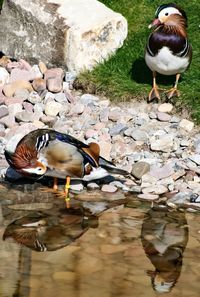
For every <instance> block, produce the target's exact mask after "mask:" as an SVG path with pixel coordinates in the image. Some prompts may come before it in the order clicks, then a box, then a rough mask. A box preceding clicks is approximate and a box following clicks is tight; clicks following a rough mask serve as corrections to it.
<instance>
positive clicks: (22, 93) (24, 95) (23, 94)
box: [14, 89, 29, 100]
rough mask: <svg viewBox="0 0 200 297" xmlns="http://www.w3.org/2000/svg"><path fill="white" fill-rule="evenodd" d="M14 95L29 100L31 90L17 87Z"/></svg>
mask: <svg viewBox="0 0 200 297" xmlns="http://www.w3.org/2000/svg"><path fill="white" fill-rule="evenodd" d="M14 97H16V98H21V99H23V100H27V99H28V97H29V91H28V90H27V89H17V90H16V91H15V93H14Z"/></svg>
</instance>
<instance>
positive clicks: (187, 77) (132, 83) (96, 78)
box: [78, 0, 200, 123]
mask: <svg viewBox="0 0 200 297" xmlns="http://www.w3.org/2000/svg"><path fill="white" fill-rule="evenodd" d="M101 2H102V3H104V4H105V5H107V6H108V7H110V8H111V9H113V10H114V11H117V12H120V13H121V14H122V15H123V16H125V17H126V19H127V20H128V26H129V33H128V37H127V39H126V41H125V43H124V45H123V47H122V48H121V49H119V50H118V51H117V53H116V54H115V55H113V56H112V57H111V58H110V59H109V60H108V61H106V62H105V63H103V64H100V65H98V66H97V67H96V68H95V69H94V70H93V71H92V72H85V73H83V74H81V75H80V77H79V79H78V84H80V85H82V86H84V85H85V86H88V84H89V85H91V84H92V86H94V85H95V90H96V93H103V94H105V95H108V96H109V97H110V98H111V99H113V100H118V101H124V100H131V99H135V98H136V99H143V98H147V95H148V92H149V91H150V89H151V81H152V77H151V72H150V71H149V69H148V68H147V66H146V65H145V61H144V48H145V44H146V39H147V37H148V35H149V33H150V31H149V29H148V25H149V23H150V22H151V20H152V19H153V17H154V13H155V10H156V8H157V6H158V5H160V4H163V3H167V2H170V1H166V2H165V1H164V2H163V1H157V0H155V1H153V0H142V1H141V0H120V1H119V0H101ZM176 3H177V4H179V5H180V6H181V7H182V8H183V9H184V10H185V11H186V13H187V16H188V21H189V26H188V34H189V39H190V42H191V43H192V47H193V60H192V64H191V66H190V68H189V70H188V71H187V72H185V73H184V75H183V76H182V79H181V80H180V83H179V90H180V91H181V97H179V98H178V100H177V99H173V101H175V100H177V101H176V105H177V106H181V107H182V106H184V105H186V106H187V108H188V109H189V110H191V112H192V116H193V118H194V119H195V120H196V121H197V122H198V123H200V80H199V78H200V27H199V25H200V22H199V11H200V4H199V3H200V2H199V0H190V1H176ZM173 82H174V77H167V76H159V78H158V83H159V84H160V85H161V87H165V88H168V89H169V88H170V87H171V85H172V84H173ZM86 89H87V88H86Z"/></svg>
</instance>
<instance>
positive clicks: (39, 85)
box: [32, 78, 46, 92]
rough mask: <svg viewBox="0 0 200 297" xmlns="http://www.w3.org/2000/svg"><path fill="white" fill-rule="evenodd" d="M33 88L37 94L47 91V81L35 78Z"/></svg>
mask: <svg viewBox="0 0 200 297" xmlns="http://www.w3.org/2000/svg"><path fill="white" fill-rule="evenodd" d="M32 86H33V89H34V90H35V91H36V92H42V91H44V90H46V80H44V79H43V78H35V79H34V80H33V82H32Z"/></svg>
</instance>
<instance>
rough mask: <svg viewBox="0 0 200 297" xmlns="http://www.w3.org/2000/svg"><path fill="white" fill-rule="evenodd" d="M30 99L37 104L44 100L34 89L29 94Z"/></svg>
mask: <svg viewBox="0 0 200 297" xmlns="http://www.w3.org/2000/svg"><path fill="white" fill-rule="evenodd" d="M28 101H29V102H31V103H32V104H36V103H40V102H42V98H41V97H40V96H39V95H38V93H37V92H35V91H33V92H31V93H30V94H29V96H28Z"/></svg>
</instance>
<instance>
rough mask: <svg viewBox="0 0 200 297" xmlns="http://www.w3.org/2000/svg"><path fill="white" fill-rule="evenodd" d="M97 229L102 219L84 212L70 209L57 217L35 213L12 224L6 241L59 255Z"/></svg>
mask: <svg viewBox="0 0 200 297" xmlns="http://www.w3.org/2000/svg"><path fill="white" fill-rule="evenodd" d="M97 226H98V218H97V217H96V216H85V215H84V214H83V212H82V211H81V209H73V208H70V209H69V210H65V211H63V213H62V212H61V211H60V212H59V214H58V213H56V214H54V215H50V214H46V213H44V212H33V213H31V214H29V215H27V216H24V217H22V218H20V219H17V220H15V221H14V222H12V223H11V224H9V225H8V226H7V228H6V230H5V232H4V234H3V240H5V239H7V238H13V239H14V240H15V241H16V242H17V243H19V244H22V245H24V246H27V247H28V248H30V249H32V250H35V251H39V252H44V251H55V250H58V249H60V248H63V247H65V246H67V245H69V244H70V243H72V242H74V241H75V240H76V239H77V238H79V237H80V236H81V235H83V234H84V233H85V232H86V231H87V230H88V229H89V228H90V227H92V228H96V227H97Z"/></svg>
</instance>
